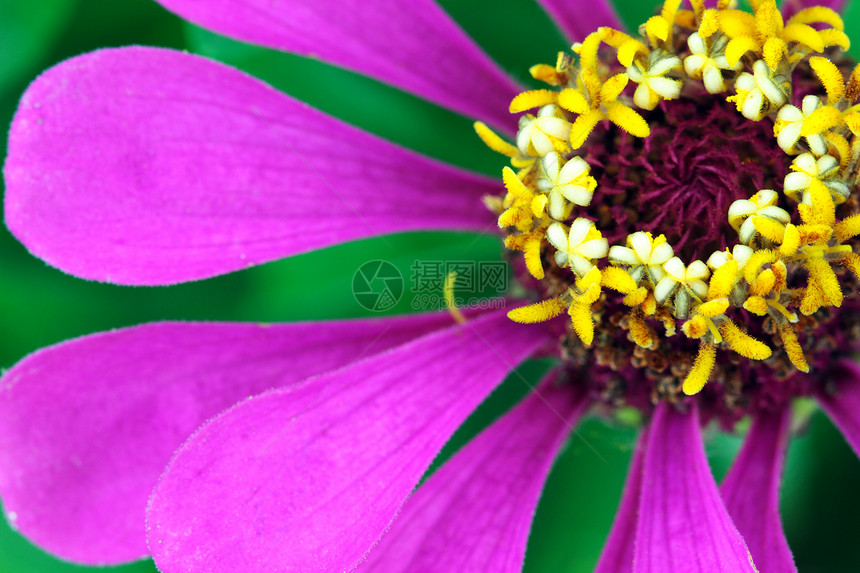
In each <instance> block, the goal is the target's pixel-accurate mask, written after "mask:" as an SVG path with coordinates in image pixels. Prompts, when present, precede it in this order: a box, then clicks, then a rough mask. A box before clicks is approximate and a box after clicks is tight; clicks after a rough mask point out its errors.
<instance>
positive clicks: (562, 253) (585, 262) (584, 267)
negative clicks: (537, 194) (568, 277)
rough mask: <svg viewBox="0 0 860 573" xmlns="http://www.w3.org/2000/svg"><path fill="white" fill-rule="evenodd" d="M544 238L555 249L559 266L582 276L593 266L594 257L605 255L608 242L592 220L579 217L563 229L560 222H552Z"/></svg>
mask: <svg viewBox="0 0 860 573" xmlns="http://www.w3.org/2000/svg"><path fill="white" fill-rule="evenodd" d="M546 238H547V240H548V241H549V242H550V244H551V245H552V246H554V247H555V248H556V249H557V251H556V253H555V261H556V263H558V265H559V266H561V267H570V268H571V269H572V270H573V272H574V273H576V274H577V275H578V276H584V275H585V274H586V273H588V272H589V271H590V270H591V269H592V268H593V267H594V265H593V263H592V262H591V261H593V260H594V259H599V258H602V257H605V256H606V253H608V252H609V243H608V241H607V240H606V239H604V238H603V235H601V234H600V231H598V230H597V228H596V227H595V226H594V222H593V221H589V220H588V219H586V218H584V217H579V218H578V219H576V220H574V222H573V223H571V225H570V230H569V231H565V228H564V225H562V224H561V223H553V224H552V225H550V226H549V228H548V229H547V231H546Z"/></svg>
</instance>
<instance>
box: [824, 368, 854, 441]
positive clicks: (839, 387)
mask: <svg viewBox="0 0 860 573" xmlns="http://www.w3.org/2000/svg"><path fill="white" fill-rule="evenodd" d="M831 376H832V377H833V380H832V381H831V385H830V386H829V387H828V388H827V389H826V390H823V391H821V392H820V393H819V394H818V402H819V403H820V404H821V406H822V407H823V408H824V411H825V412H827V415H828V416H830V419H831V420H833V423H834V424H836V427H837V428H839V430H840V431H841V432H842V435H843V436H845V439H846V440H848V443H849V444H851V447H852V448H854V453H856V454H857V455H858V456H860V366H858V365H857V364H855V363H854V362H853V361H852V360H842V361H841V362H839V364H837V365H836V366H835V367H834V368H833V371H832V372H831Z"/></svg>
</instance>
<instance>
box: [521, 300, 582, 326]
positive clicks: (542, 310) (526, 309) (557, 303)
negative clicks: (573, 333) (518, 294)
mask: <svg viewBox="0 0 860 573" xmlns="http://www.w3.org/2000/svg"><path fill="white" fill-rule="evenodd" d="M565 308H567V303H566V302H565V301H564V300H562V299H561V298H552V299H549V300H542V301H540V302H536V303H534V304H530V305H527V306H521V307H519V308H515V309H513V310H512V311H510V312H508V318H510V319H511V320H513V321H514V322H519V323H521V324H534V323H537V322H544V321H547V320H550V319H553V318H555V317H557V316H558V315H560V314H561V313H562V312H564V310H565Z"/></svg>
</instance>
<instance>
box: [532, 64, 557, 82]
mask: <svg viewBox="0 0 860 573" xmlns="http://www.w3.org/2000/svg"><path fill="white" fill-rule="evenodd" d="M529 74H531V76H532V77H533V78H534V79H536V80H538V81H541V82H544V83H546V84H549V85H551V86H560V85H561V83H562V78H561V77H560V74H559V73H558V69H556V67H555V66H550V65H549V64H536V65H534V66H532V67H530V68H529Z"/></svg>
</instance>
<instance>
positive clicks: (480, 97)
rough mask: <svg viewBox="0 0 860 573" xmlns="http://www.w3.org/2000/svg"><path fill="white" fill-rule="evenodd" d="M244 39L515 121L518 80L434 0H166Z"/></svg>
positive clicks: (473, 112)
mask: <svg viewBox="0 0 860 573" xmlns="http://www.w3.org/2000/svg"><path fill="white" fill-rule="evenodd" d="M159 2H160V3H161V4H163V5H164V6H166V7H167V8H168V9H169V10H172V11H174V12H176V13H177V14H179V15H180V16H182V17H183V18H186V19H188V20H191V21H192V22H194V23H196V24H199V25H201V26H203V27H204V28H209V29H211V30H214V31H216V32H218V33H220V34H224V35H226V36H231V37H233V38H237V39H239V40H243V41H246V42H251V43H254V44H260V45H263V46H269V47H273V48H278V49H281V50H286V51H289V52H296V53H298V54H302V55H305V56H311V57H314V58H320V59H322V60H326V61H328V62H331V63H333V64H336V65H339V66H343V67H345V68H349V69H352V70H355V71H358V72H361V73H363V74H367V75H369V76H373V77H375V78H377V79H380V80H382V81H384V82H388V83H390V84H393V85H395V86H398V87H400V88H403V89H404V90H406V91H409V92H412V93H415V94H417V95H419V96H423V97H425V98H427V99H429V100H431V101H434V102H436V103H439V104H441V105H443V106H446V107H450V108H451V109H454V110H456V111H459V112H461V113H464V114H466V115H468V116H472V117H477V118H480V119H483V120H485V121H489V122H491V123H494V124H497V125H499V126H507V127H508V129H509V130H510V129H512V128H514V126H515V125H516V123H515V120H513V119H512V118H511V115H510V113H508V104H509V103H510V101H511V99H512V98H513V97H514V96H515V95H516V94H517V92H518V91H520V90H519V89H518V87H517V85H516V84H515V83H513V81H511V79H510V78H509V77H508V76H507V75H506V74H505V73H504V72H502V70H501V69H500V68H499V66H498V65H497V64H496V63H495V62H493V61H492V60H491V59H490V58H489V57H488V56H487V54H485V53H484V52H483V50H481V48H480V47H479V46H478V45H477V44H475V42H474V41H473V40H472V39H471V38H469V36H468V35H466V33H465V32H463V30H462V29H461V28H460V27H459V26H458V25H457V24H456V22H454V21H453V20H452V19H451V17H450V16H448V14H446V13H445V11H444V10H442V8H440V7H439V5H438V4H437V3H436V2H434V1H433V0H409V1H408V2H404V1H402V0H374V2H373V3H372V4H367V3H364V2H360V1H359V0H347V1H344V0H304V1H302V0H290V1H289V2H277V3H272V2H270V1H269V0H159Z"/></svg>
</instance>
